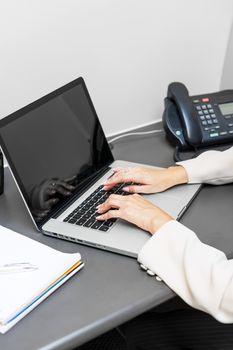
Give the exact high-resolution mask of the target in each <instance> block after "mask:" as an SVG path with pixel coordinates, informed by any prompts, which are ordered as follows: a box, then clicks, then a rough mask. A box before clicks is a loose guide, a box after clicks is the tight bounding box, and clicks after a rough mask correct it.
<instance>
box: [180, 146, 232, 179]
mask: <svg viewBox="0 0 233 350" xmlns="http://www.w3.org/2000/svg"><path fill="white" fill-rule="evenodd" d="M177 164H178V165H182V166H183V167H184V168H185V170H186V172H187V175H188V183H209V184H213V185H221V184H225V183H230V182H233V147H231V148H229V149H227V150H226V151H223V152H220V151H207V152H204V153H202V154H201V155H200V156H198V157H197V158H195V159H189V160H185V161H183V162H178V163H177Z"/></svg>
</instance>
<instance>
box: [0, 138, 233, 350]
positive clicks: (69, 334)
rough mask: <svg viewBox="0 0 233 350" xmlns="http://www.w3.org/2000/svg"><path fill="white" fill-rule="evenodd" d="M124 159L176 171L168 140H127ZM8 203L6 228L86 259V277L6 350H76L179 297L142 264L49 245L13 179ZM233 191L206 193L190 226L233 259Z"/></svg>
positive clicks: (9, 339) (6, 342)
mask: <svg viewBox="0 0 233 350" xmlns="http://www.w3.org/2000/svg"><path fill="white" fill-rule="evenodd" d="M113 153H114V155H115V158H116V159H127V160H131V161H136V162H144V163H148V164H154V165H158V166H164V167H165V166H168V165H171V164H173V160H172V154H173V149H172V148H171V146H169V145H168V144H167V143H166V142H165V136H164V134H161V135H151V136H150V137H148V136H147V137H140V138H136V139H135V138H131V139H127V140H121V142H118V143H117V144H116V146H115V147H114V149H113ZM5 173H6V176H5V182H6V183H5V193H4V194H3V195H2V196H1V197H0V222H1V224H2V225H4V226H6V227H9V228H12V229H15V230H17V231H18V232H21V233H22V234H24V235H26V236H28V237H31V238H33V239H35V240H37V241H39V242H42V243H44V244H47V245H48V246H51V247H53V248H56V249H58V250H61V251H64V252H76V251H80V253H81V254H82V258H83V261H84V262H85V263H86V266H85V267H84V269H83V270H82V271H81V272H80V273H78V274H77V275H76V276H74V277H73V278H72V279H71V280H69V281H68V282H67V283H66V284H64V285H63V286H62V287H61V288H59V289H58V290H57V291H56V292H55V293H54V294H52V295H51V296H49V298H48V299H47V300H45V301H44V302H43V303H41V304H40V305H39V306H38V307H37V308H36V309H35V310H33V311H32V312H31V313H30V314H29V315H28V316H26V317H25V318H24V319H23V320H21V321H20V322H19V323H18V324H17V325H16V326H15V327H13V328H12V329H11V330H10V331H9V332H8V333H6V334H4V335H0V349H1V350H16V349H17V350H29V349H30V350H34V349H72V348H74V347H75V346H78V345H81V344H82V343H84V342H86V341H88V340H90V339H92V338H94V337H96V336H97V335H99V334H101V333H104V332H106V331H107V330H110V329H111V328H113V327H115V326H117V325H119V324H121V323H123V322H125V321H127V320H129V319H131V318H133V317H135V316H136V315H138V314H140V313H142V312H144V311H146V310H148V309H150V308H152V307H153V306H156V305H158V304H161V303H162V302H163V301H166V300H168V299H170V298H172V297H173V296H174V294H173V292H172V291H171V290H170V289H169V288H168V287H167V286H166V285H165V284H163V283H161V282H158V281H156V279H155V278H151V277H149V276H147V275H146V274H145V272H143V271H141V270H140V268H139V266H138V264H137V262H136V260H134V259H132V258H128V257H124V256H120V255H117V254H114V253H109V252H105V251H101V250H97V249H94V248H89V247H85V246H82V245H78V244H75V243H71V242H66V241H62V240H58V239H56V238H50V237H46V236H44V235H42V234H40V233H38V232H37V231H36V230H35V228H34V227H33V225H32V222H31V220H30V218H29V215H28V214H27V212H26V209H25V207H24V204H23V202H22V200H21V198H20V196H19V194H18V193H17V190H16V187H15V185H14V183H13V180H12V178H11V176H10V174H9V170H8V169H6V171H5ZM232 200H233V185H226V186H220V187H213V186H205V187H204V188H203V189H202V191H201V192H200V193H199V195H198V197H197V198H196V199H195V200H194V202H193V203H192V205H191V207H190V208H189V209H188V210H187V212H186V213H185V215H184V216H183V218H182V220H181V221H182V222H183V223H184V224H185V225H187V226H188V227H190V228H191V229H193V230H195V231H196V233H197V234H198V235H199V237H200V238H201V239H202V240H203V241H204V242H206V243H208V244H211V245H213V246H215V247H217V248H219V249H222V250H223V251H225V252H226V253H227V254H228V255H230V254H231V253H232V251H233V235H232V227H233V215H232Z"/></svg>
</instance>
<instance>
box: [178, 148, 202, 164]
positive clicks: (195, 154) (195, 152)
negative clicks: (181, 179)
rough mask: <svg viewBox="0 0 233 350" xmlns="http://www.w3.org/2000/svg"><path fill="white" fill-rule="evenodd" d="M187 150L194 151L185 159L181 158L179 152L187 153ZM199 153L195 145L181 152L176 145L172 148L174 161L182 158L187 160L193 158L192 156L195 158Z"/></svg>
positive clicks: (179, 160) (180, 160)
mask: <svg viewBox="0 0 233 350" xmlns="http://www.w3.org/2000/svg"><path fill="white" fill-rule="evenodd" d="M188 152H194V154H193V155H192V157H188V158H186V159H182V158H181V157H180V155H181V153H188ZM198 155H199V153H198V149H197V148H196V147H194V149H193V150H187V151H184V152H182V151H181V150H180V149H179V147H178V146H176V147H175V150H174V155H173V159H174V161H175V162H182V161H184V160H187V159H193V158H196V157H197V156H198Z"/></svg>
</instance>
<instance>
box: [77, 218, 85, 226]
mask: <svg viewBox="0 0 233 350" xmlns="http://www.w3.org/2000/svg"><path fill="white" fill-rule="evenodd" d="M85 222H86V220H85V219H79V220H78V221H77V222H76V223H75V224H76V225H80V226H82V225H83V224H84V223H85Z"/></svg>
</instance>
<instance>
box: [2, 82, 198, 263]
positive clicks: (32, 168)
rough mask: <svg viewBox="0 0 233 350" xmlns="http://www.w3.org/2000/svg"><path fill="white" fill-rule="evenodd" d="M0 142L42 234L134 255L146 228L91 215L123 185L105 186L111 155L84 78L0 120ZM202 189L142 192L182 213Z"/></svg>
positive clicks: (115, 162) (113, 162)
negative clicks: (107, 187) (110, 188)
mask: <svg viewBox="0 0 233 350" xmlns="http://www.w3.org/2000/svg"><path fill="white" fill-rule="evenodd" d="M0 145H1V148H2V151H3V153H4V155H5V157H6V159H7V161H8V164H9V168H10V171H11V173H12V175H13V178H14V180H15V182H16V184H17V187H18V189H19V191H20V193H21V195H22V197H23V200H24V203H25V205H26V207H27V209H28V211H29V213H30V216H31V218H32V220H33V222H34V224H35V226H36V228H37V230H39V231H40V232H42V233H43V234H45V235H49V236H52V237H56V238H61V239H65V240H69V241H72V242H77V243H81V244H85V245H89V246H93V247H96V248H100V249H104V250H109V251H112V252H116V253H120V254H124V255H127V256H131V257H137V255H138V252H139V250H140V249H141V247H142V246H143V245H144V243H145V242H146V241H147V240H148V238H149V237H150V234H149V233H147V232H144V231H143V230H141V229H139V228H137V227H135V226H134V225H132V224H130V223H127V222H124V221H123V220H120V219H118V220H116V219H110V220H108V221H106V222H100V221H97V220H95V216H96V215H97V214H96V206H97V205H98V204H100V203H102V202H104V201H105V200H106V198H107V196H108V195H110V193H118V194H120V195H124V194H125V193H124V192H123V191H122V187H123V186H124V184H119V186H115V187H114V188H113V189H112V190H111V191H110V193H107V192H106V191H104V190H103V189H102V184H103V183H104V181H105V180H106V179H107V178H108V177H109V176H111V175H112V174H113V170H112V169H113V168H115V167H123V168H124V167H127V168H128V167H135V166H138V164H136V163H131V162H126V161H120V160H114V158H113V155H112V152H111V150H110V148H109V145H108V142H107V139H106V137H105V135H104V132H103V129H102V127H101V124H100V121H99V119H98V117H97V114H96V111H95V109H94V106H93V103H92V101H91V98H90V95H89V93H88V90H87V87H86V85H85V83H84V80H83V78H81V77H80V78H78V79H76V80H74V81H72V82H70V83H69V84H67V85H65V86H63V87H61V88H59V89H57V90H55V91H54V92H52V93H49V94H48V95H46V96H44V97H42V98H40V99H38V100H37V101H35V102H33V103H31V104H29V105H28V106H26V107H24V108H22V109H20V110H18V111H16V112H15V113H12V114H11V115H9V116H7V117H6V118H4V119H2V120H0ZM199 189H200V185H182V186H177V187H175V188H172V189H169V190H167V191H165V192H164V193H158V194H153V195H145V198H147V199H148V200H149V201H151V202H153V203H154V204H156V205H158V206H159V207H161V208H162V209H164V210H165V211H166V212H168V213H169V214H171V215H172V216H173V217H175V218H176V219H179V218H180V217H181V215H182V214H183V213H184V211H185V209H186V208H187V207H188V205H189V204H190V203H191V201H192V199H193V198H194V197H195V195H196V194H197V192H198V191H199Z"/></svg>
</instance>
